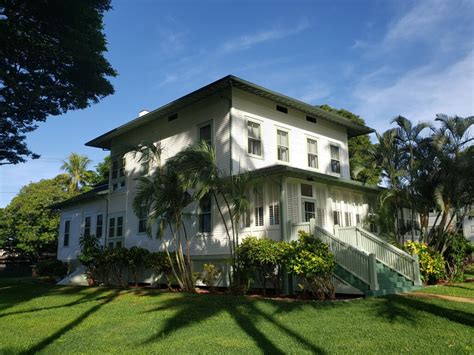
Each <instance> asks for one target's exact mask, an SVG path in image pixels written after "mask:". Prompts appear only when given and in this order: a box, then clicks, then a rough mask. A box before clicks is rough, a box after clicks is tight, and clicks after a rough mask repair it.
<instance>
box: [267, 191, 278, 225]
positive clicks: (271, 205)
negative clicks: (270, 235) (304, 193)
mask: <svg viewBox="0 0 474 355" xmlns="http://www.w3.org/2000/svg"><path fill="white" fill-rule="evenodd" d="M264 204H265V201H264ZM267 205H268V224H269V225H270V226H271V227H273V226H279V225H280V186H279V185H278V184H276V183H271V184H269V185H268V204H267ZM275 210H276V211H275ZM272 222H273V223H272Z"/></svg>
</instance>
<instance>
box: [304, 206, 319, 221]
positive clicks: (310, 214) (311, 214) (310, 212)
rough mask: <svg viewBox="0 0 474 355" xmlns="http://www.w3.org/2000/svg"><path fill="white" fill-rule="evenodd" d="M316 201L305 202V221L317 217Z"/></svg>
mask: <svg viewBox="0 0 474 355" xmlns="http://www.w3.org/2000/svg"><path fill="white" fill-rule="evenodd" d="M315 207H316V206H315V204H314V202H308V201H305V202H304V203H303V208H304V221H305V222H309V220H310V219H311V218H315V217H316V208H315Z"/></svg>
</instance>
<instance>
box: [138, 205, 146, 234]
mask: <svg viewBox="0 0 474 355" xmlns="http://www.w3.org/2000/svg"><path fill="white" fill-rule="evenodd" d="M146 222H147V209H146V207H145V206H141V207H140V211H139V212H138V233H145V232H146Z"/></svg>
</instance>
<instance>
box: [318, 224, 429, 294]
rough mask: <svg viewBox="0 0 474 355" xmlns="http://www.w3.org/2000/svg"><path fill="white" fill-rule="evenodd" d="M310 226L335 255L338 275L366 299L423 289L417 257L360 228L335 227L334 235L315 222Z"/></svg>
mask: <svg viewBox="0 0 474 355" xmlns="http://www.w3.org/2000/svg"><path fill="white" fill-rule="evenodd" d="M309 224H310V226H309V230H310V231H314V232H313V234H314V235H315V236H316V237H317V238H320V239H321V240H322V241H323V242H325V243H327V244H328V245H329V249H330V250H331V252H332V253H333V254H334V256H335V259H336V263H337V267H336V271H335V274H336V275H337V276H338V277H339V278H340V279H342V280H344V281H345V282H346V283H347V284H349V285H351V286H353V287H355V288H357V289H359V290H361V291H362V292H363V293H364V294H365V295H366V296H367V297H369V296H383V295H389V294H398V293H403V292H410V291H414V290H417V289H420V288H421V280H420V272H419V264H418V258H417V257H416V255H414V256H412V255H409V254H407V253H406V252H404V251H403V250H401V249H398V248H396V247H394V246H393V245H391V244H389V243H387V242H385V241H384V240H382V239H380V238H379V237H377V236H376V235H374V234H372V233H370V232H368V231H366V230H364V229H362V228H360V227H346V228H337V227H336V228H335V233H334V234H332V233H330V232H328V231H327V230H325V229H323V228H321V227H318V226H316V225H315V224H314V221H311V222H310V223H309Z"/></svg>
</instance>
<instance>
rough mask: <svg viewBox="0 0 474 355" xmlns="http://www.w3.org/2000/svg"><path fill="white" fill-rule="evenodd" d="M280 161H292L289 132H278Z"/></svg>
mask: <svg viewBox="0 0 474 355" xmlns="http://www.w3.org/2000/svg"><path fill="white" fill-rule="evenodd" d="M277 149H278V160H280V161H286V162H288V161H290V154H289V153H290V149H289V145H288V132H286V131H281V130H277Z"/></svg>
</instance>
